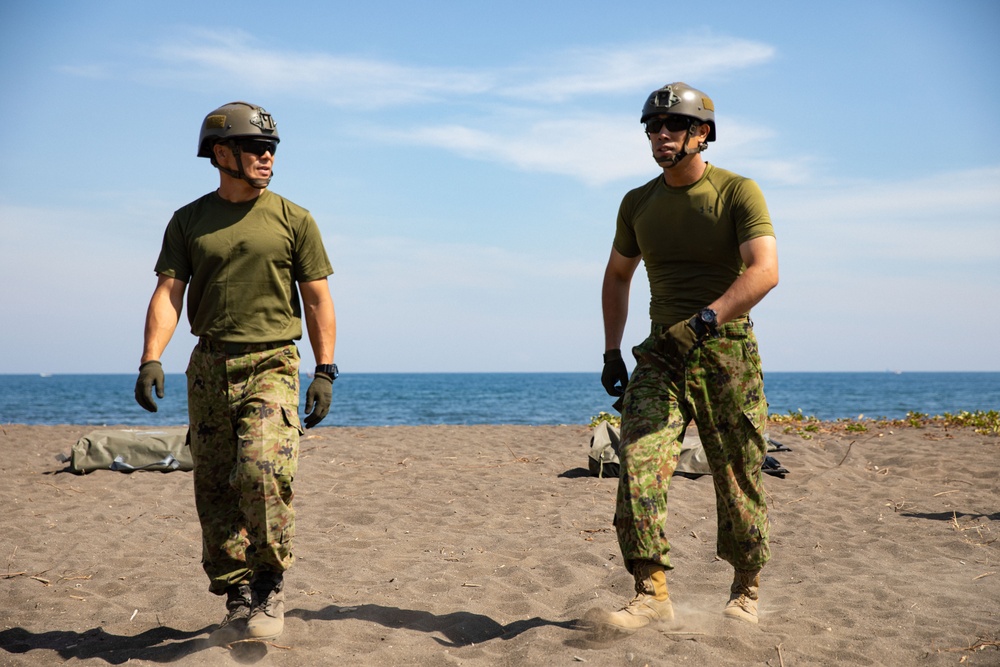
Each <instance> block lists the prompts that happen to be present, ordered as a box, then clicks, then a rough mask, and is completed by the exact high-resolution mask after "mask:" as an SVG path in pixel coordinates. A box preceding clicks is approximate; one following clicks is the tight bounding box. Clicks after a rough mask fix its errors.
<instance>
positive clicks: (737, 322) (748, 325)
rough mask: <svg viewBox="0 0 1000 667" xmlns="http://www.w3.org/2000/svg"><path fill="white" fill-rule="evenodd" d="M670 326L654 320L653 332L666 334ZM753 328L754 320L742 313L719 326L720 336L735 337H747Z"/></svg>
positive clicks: (661, 334) (654, 333) (660, 334)
mask: <svg viewBox="0 0 1000 667" xmlns="http://www.w3.org/2000/svg"><path fill="white" fill-rule="evenodd" d="M669 328H670V327H669V326H667V325H666V324H660V323H658V322H653V326H652V330H651V333H652V334H653V335H654V336H655V335H659V336H661V337H662V336H664V335H666V333H667V329H669ZM752 329H753V320H751V319H750V316H749V315H741V316H739V317H735V318H733V319H731V320H729V321H728V322H726V323H725V324H720V325H719V328H718V332H719V336H722V337H733V338H746V336H747V334H748V333H749V332H750V331H751V330H752Z"/></svg>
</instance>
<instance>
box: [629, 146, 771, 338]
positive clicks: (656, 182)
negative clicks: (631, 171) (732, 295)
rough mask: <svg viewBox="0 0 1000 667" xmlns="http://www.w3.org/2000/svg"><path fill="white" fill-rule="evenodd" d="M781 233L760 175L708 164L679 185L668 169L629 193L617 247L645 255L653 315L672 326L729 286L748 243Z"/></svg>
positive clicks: (652, 317) (737, 274)
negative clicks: (667, 176) (666, 176)
mask: <svg viewBox="0 0 1000 667" xmlns="http://www.w3.org/2000/svg"><path fill="white" fill-rule="evenodd" d="M759 236H774V228H773V226H772V225H771V216H770V215H769V214H768V212H767V203H766V202H765V201H764V195H763V193H762V192H761V191H760V188H759V187H758V186H757V184H756V183H755V182H753V181H752V180H750V179H748V178H744V177H742V176H739V175H738V174H734V173H732V172H731V171H726V170H725V169H719V168H717V167H715V166H713V165H711V164H707V165H706V168H705V173H704V174H703V175H702V177H701V178H700V179H699V180H698V182H697V183H693V184H692V185H689V186H685V187H680V188H673V187H670V186H668V185H667V184H666V183H665V182H664V181H663V177H662V176H658V177H657V178H654V179H653V180H652V181H650V182H649V183H646V184H645V185H643V186H642V187H639V188H636V189H635V190H632V191H630V192H629V193H628V194H626V195H625V198H624V199H623V200H622V203H621V207H620V208H619V210H618V225H617V228H616V231H615V241H614V248H615V250H617V251H618V252H619V253H621V254H622V255H624V256H626V257H636V256H638V255H642V260H643V262H645V264H646V274H647V275H648V276H649V290H650V303H649V316H650V319H652V321H653V322H655V323H657V324H665V325H667V326H671V325H673V324H675V323H677V322H680V321H681V320H684V319H687V318H689V317H691V316H692V315H694V314H695V313H697V312H698V311H699V310H701V309H702V308H704V307H706V306H707V305H708V304H710V303H712V302H713V301H715V299H717V298H718V297H719V296H720V295H721V294H722V293H723V292H725V291H726V290H727V289H728V288H729V286H730V285H732V284H733V281H735V280H736V278H737V277H738V276H739V275H740V274H741V273H743V271H744V270H745V269H746V267H745V266H744V264H743V259H742V257H741V256H740V250H739V247H740V244H742V243H744V242H746V241H749V240H750V239H753V238H757V237H759Z"/></svg>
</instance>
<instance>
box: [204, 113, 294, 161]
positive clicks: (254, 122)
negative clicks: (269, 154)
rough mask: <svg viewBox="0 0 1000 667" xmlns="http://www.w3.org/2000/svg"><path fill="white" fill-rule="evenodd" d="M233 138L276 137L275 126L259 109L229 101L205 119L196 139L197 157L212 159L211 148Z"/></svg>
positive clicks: (269, 117)
mask: <svg viewBox="0 0 1000 667" xmlns="http://www.w3.org/2000/svg"><path fill="white" fill-rule="evenodd" d="M237 137H266V138H268V139H273V140H274V141H281V139H280V138H278V125H277V123H275V122H274V117H273V116H271V114H269V113H268V112H267V111H265V110H264V108H263V107H259V106H257V105H255V104H250V103H249V102H230V103H229V104H224V105H222V106H221V107H219V108H218V109H216V110H215V111H213V112H211V113H210V114H208V115H207V116H205V120H204V121H202V123H201V136H199V137H198V157H207V158H211V157H212V146H214V145H215V144H217V143H219V142H220V141H228V140H229V139H235V138H237Z"/></svg>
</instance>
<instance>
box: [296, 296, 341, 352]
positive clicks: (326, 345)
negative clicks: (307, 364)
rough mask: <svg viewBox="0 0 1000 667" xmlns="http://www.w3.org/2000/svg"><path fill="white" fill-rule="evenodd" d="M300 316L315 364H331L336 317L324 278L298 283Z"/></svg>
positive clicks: (334, 343)
mask: <svg viewBox="0 0 1000 667" xmlns="http://www.w3.org/2000/svg"><path fill="white" fill-rule="evenodd" d="M299 293H300V294H301V295H302V305H303V309H302V311H303V312H302V314H303V315H304V316H305V320H306V329H307V330H308V331H309V343H310V345H312V350H313V355H314V356H315V357H316V363H317V364H332V363H333V348H334V347H335V346H336V344H337V316H336V314H335V312H334V309H333V298H332V297H331V296H330V286H329V285H327V282H326V278H322V279H320V280H312V281H309V282H304V283H299Z"/></svg>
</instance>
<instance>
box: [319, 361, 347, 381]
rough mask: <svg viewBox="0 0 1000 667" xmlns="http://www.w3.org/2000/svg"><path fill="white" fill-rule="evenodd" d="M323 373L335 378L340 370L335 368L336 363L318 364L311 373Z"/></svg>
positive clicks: (332, 378)
mask: <svg viewBox="0 0 1000 667" xmlns="http://www.w3.org/2000/svg"><path fill="white" fill-rule="evenodd" d="M316 373H323V374H324V375H329V376H330V379H331V380H336V379H337V376H339V375H340V371H339V370H337V364H318V365H317V366H316V371H315V372H314V373H313V375H315V374H316Z"/></svg>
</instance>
